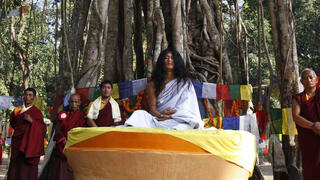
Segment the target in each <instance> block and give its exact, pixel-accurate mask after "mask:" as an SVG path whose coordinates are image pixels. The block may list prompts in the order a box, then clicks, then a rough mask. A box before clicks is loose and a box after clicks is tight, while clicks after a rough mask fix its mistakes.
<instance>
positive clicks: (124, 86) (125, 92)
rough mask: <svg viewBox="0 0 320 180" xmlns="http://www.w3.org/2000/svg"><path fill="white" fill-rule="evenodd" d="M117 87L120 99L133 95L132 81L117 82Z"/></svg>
mask: <svg viewBox="0 0 320 180" xmlns="http://www.w3.org/2000/svg"><path fill="white" fill-rule="evenodd" d="M118 87H119V95H120V98H121V99H123V98H128V97H131V96H133V89H132V81H126V82H119V83H118Z"/></svg>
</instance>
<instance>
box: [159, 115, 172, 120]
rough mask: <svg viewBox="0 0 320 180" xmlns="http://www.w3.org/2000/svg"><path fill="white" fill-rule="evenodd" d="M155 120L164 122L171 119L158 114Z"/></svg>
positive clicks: (168, 116)
mask: <svg viewBox="0 0 320 180" xmlns="http://www.w3.org/2000/svg"><path fill="white" fill-rule="evenodd" d="M156 119H157V120H158V121H164V120H168V119H171V117H170V115H166V114H159V115H158V116H157V117H156Z"/></svg>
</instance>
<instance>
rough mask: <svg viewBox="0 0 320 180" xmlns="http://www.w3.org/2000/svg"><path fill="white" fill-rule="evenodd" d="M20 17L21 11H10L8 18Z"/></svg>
mask: <svg viewBox="0 0 320 180" xmlns="http://www.w3.org/2000/svg"><path fill="white" fill-rule="evenodd" d="M19 15H20V12H19V9H14V10H11V11H9V14H8V17H12V16H19Z"/></svg>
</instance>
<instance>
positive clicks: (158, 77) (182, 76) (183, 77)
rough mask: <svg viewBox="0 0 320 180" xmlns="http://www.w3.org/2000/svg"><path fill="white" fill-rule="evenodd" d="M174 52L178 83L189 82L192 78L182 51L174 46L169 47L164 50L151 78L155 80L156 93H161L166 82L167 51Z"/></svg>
mask: <svg viewBox="0 0 320 180" xmlns="http://www.w3.org/2000/svg"><path fill="white" fill-rule="evenodd" d="M169 52H170V53H171V54H172V58H173V62H174V78H176V79H177V81H178V84H179V83H183V85H184V84H185V83H188V82H189V80H190V74H189V72H188V71H187V68H186V66H185V64H184V62H183V59H182V57H181V55H180V53H179V52H178V51H177V50H175V49H173V48H168V49H165V50H163V51H162V52H161V53H160V55H159V57H158V60H157V63H156V67H155V69H154V70H153V72H152V75H151V79H152V81H153V82H154V85H155V89H156V94H159V93H160V91H161V87H162V85H163V83H164V80H165V76H166V73H167V72H166V68H165V63H164V60H165V57H166V55H167V53H169Z"/></svg>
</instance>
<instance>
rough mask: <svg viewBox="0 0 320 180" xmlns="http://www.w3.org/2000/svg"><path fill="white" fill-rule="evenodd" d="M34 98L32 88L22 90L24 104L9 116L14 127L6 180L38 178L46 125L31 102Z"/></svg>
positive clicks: (34, 93) (34, 94) (34, 92)
mask: <svg viewBox="0 0 320 180" xmlns="http://www.w3.org/2000/svg"><path fill="white" fill-rule="evenodd" d="M35 98H36V91H35V90H34V89H33V88H27V89H26V90H24V104H23V105H22V106H19V107H16V108H15V109H14V110H13V112H12V114H11V116H10V125H11V126H12V128H13V129H14V133H13V136H12V142H11V158H10V165H9V170H8V180H34V179H38V164H39V161H40V156H42V155H44V135H45V133H46V125H45V123H44V121H43V115H42V113H41V111H40V110H39V109H38V108H36V107H35V106H34V105H33V104H32V103H33V101H34V99H35Z"/></svg>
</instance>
